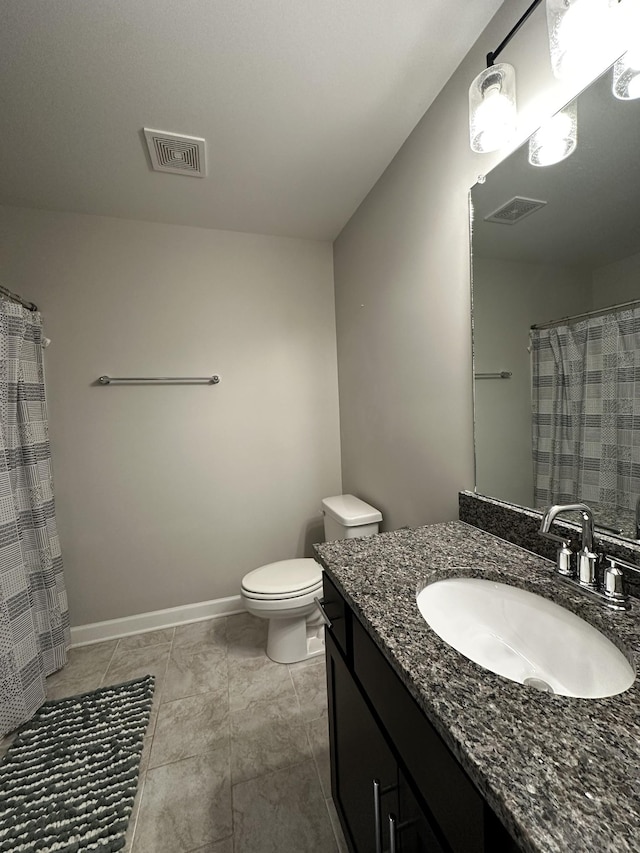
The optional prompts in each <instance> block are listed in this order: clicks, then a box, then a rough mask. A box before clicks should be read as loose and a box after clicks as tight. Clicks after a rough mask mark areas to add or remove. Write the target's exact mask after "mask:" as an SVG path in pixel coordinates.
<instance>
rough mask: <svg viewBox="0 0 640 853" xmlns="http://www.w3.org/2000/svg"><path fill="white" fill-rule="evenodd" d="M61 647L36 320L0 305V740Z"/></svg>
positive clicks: (32, 703) (61, 610) (33, 696)
mask: <svg viewBox="0 0 640 853" xmlns="http://www.w3.org/2000/svg"><path fill="white" fill-rule="evenodd" d="M68 646H69V614H68V609H67V594H66V590H65V585H64V577H63V573H62V556H61V553H60V543H59V541H58V534H57V530H56V518H55V511H54V502H53V479H52V471H51V453H50V449H49V438H48V425H47V411H46V404H45V396H44V372H43V361H42V321H41V319H40V315H39V314H38V313H37V312H32V311H28V310H27V309H26V308H23V307H22V306H21V305H17V304H14V303H12V302H6V301H0V737H1V736H2V735H4V734H6V733H7V732H9V731H11V730H12V729H14V728H15V727H16V726H17V725H19V724H20V723H22V722H24V721H25V720H27V719H29V718H30V717H31V716H32V715H33V714H34V712H35V711H36V710H37V708H39V707H40V705H41V704H42V703H43V702H44V700H45V677H46V676H47V675H49V674H50V673H52V672H54V671H55V670H56V669H59V668H60V667H61V666H63V665H64V663H65V662H66V650H67V648H68Z"/></svg>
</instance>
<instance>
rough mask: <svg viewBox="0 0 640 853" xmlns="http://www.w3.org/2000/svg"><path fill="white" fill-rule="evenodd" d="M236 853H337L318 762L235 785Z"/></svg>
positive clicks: (306, 762) (309, 762)
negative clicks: (317, 766)
mask: <svg viewBox="0 0 640 853" xmlns="http://www.w3.org/2000/svg"><path fill="white" fill-rule="evenodd" d="M233 819H234V828H235V836H234V849H235V853H257V851H259V853H336V851H337V846H336V841H335V837H334V834H333V830H332V827H331V821H330V818H329V813H328V811H327V807H326V805H325V800H324V797H323V796H322V791H321V790H320V783H319V781H318V774H317V773H316V768H315V765H314V763H313V761H305V762H304V763H303V764H298V765H296V766H295V767H289V768H288V769H286V770H281V771H279V772H278V773H270V774H269V775H268V776H261V777H260V778H258V779H252V780H251V781H249V782H241V783H240V784H239V785H234V786H233Z"/></svg>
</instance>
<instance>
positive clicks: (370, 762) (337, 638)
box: [324, 575, 518, 853]
mask: <svg viewBox="0 0 640 853" xmlns="http://www.w3.org/2000/svg"><path fill="white" fill-rule="evenodd" d="M324 606H325V610H326V612H327V615H328V616H329V619H330V620H331V622H332V625H331V628H327V631H326V648H327V690H328V701H329V738H330V749H331V787H332V795H333V799H334V802H335V805H336V809H337V811H338V814H339V816H340V820H341V822H342V826H343V829H344V833H345V837H346V838H347V843H348V844H349V846H350V849H351V850H352V851H353V853H497V851H500V853H517V851H518V848H517V847H516V845H515V844H514V842H513V841H512V840H511V837H510V836H509V834H508V833H507V832H506V830H505V829H504V827H503V826H502V825H501V824H500V822H499V821H498V819H497V818H496V817H495V815H494V814H493V812H492V811H491V809H490V808H489V807H488V806H487V804H486V803H485V801H484V799H483V798H482V796H481V795H480V793H479V792H478V791H477V789H476V788H475V786H474V785H473V783H472V782H471V781H470V779H469V777H468V776H467V775H466V773H465V772H464V771H463V770H462V768H461V767H460V765H459V764H458V762H457V760H456V759H455V758H454V756H453V755H452V754H451V752H450V751H449V749H448V747H447V746H446V745H445V744H444V742H443V741H442V739H441V738H440V736H439V735H438V734H437V732H436V731H435V730H434V728H433V726H432V725H431V724H430V722H429V721H428V719H427V718H426V716H425V715H424V713H423V712H422V711H421V709H420V708H419V707H418V705H417V704H416V702H415V701H414V699H413V697H412V696H411V695H410V694H409V692H408V691H407V689H406V687H405V686H404V685H403V684H402V682H401V681H400V679H399V678H398V676H397V675H396V673H395V672H394V670H393V669H392V667H391V665H390V664H389V663H388V662H387V660H386V659H385V658H384V656H383V655H382V653H381V652H380V650H379V649H378V647H377V646H376V645H375V643H374V642H373V640H372V639H371V637H370V636H369V634H368V633H367V631H366V630H365V629H364V628H363V626H362V625H361V624H360V622H359V621H358V619H357V618H356V617H355V615H354V614H353V613H352V612H351V610H350V608H349V607H348V605H347V604H346V602H345V601H344V599H343V598H342V596H341V595H340V593H339V592H338V590H337V589H336V587H335V586H334V585H333V584H332V582H331V581H330V580H329V578H328V577H327V576H326V575H325V580H324Z"/></svg>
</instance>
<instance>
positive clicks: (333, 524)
mask: <svg viewBox="0 0 640 853" xmlns="http://www.w3.org/2000/svg"><path fill="white" fill-rule="evenodd" d="M322 514H323V515H324V538H325V541H327V542H333V541H334V540H335V539H360V538H362V537H364V536H374V535H375V534H376V533H377V532H378V526H379V524H380V522H381V521H382V513H381V512H380V510H379V509H376V508H375V507H374V506H371V505H370V504H368V503H365V502H364V501H361V500H360V498H356V497H355V496H354V495H335V496H334V497H332V498H325V499H324V500H323V501H322Z"/></svg>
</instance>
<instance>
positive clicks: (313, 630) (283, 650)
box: [267, 616, 324, 663]
mask: <svg viewBox="0 0 640 853" xmlns="http://www.w3.org/2000/svg"><path fill="white" fill-rule="evenodd" d="M323 654H324V626H323V625H322V622H318V621H317V620H315V619H314V620H307V619H304V618H302V619H301V618H300V617H299V616H297V617H294V618H292V619H283V618H281V617H279V618H277V619H270V620H269V631H268V634H267V655H268V656H269V657H270V658H271V660H272V661H275V662H276V663H297V662H298V661H303V660H308V659H309V658H314V657H318V656H319V655H323Z"/></svg>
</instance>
